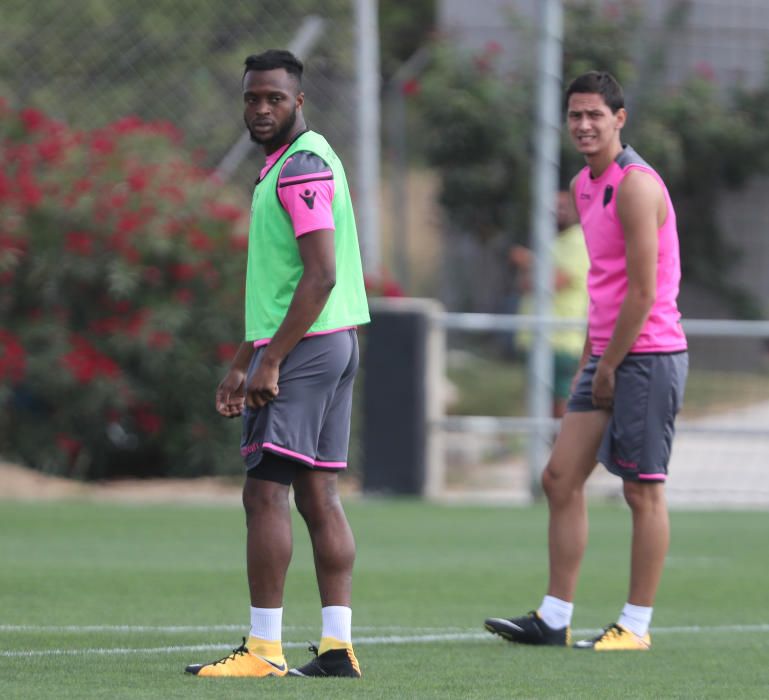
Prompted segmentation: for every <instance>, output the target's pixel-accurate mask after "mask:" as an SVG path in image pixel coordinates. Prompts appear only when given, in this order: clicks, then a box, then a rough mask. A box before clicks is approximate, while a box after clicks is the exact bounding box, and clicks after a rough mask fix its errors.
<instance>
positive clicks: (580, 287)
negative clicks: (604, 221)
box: [509, 190, 590, 418]
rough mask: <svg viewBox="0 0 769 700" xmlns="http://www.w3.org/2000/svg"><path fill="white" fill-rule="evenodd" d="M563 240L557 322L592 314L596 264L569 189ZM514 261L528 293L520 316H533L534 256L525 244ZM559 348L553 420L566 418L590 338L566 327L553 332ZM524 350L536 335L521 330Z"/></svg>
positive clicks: (560, 200) (560, 205)
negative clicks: (590, 290) (590, 283)
mask: <svg viewBox="0 0 769 700" xmlns="http://www.w3.org/2000/svg"><path fill="white" fill-rule="evenodd" d="M556 204H557V207H556V212H557V224H558V237H557V238H556V239H555V241H554V244H553V251H552V254H553V266H554V268H555V294H554V295H553V309H552V313H553V316H555V317H557V318H584V317H585V314H586V313H587V301H588V297H587V287H586V286H585V280H586V278H587V271H588V268H589V267H590V261H589V259H588V257H587V250H586V249H585V239H584V237H583V235H582V228H581V226H580V225H579V216H578V215H577V210H576V208H575V207H574V198H573V197H572V195H571V192H569V191H568V190H562V191H561V192H559V193H558V196H557V202H556ZM509 262H510V265H511V266H512V267H513V268H514V270H515V273H516V284H517V287H518V290H519V291H520V292H521V293H522V297H521V303H520V306H519V309H518V313H520V314H524V315H530V314H531V313H532V310H533V297H532V290H533V279H532V277H533V267H534V254H533V253H532V251H531V250H529V249H528V248H526V247H525V246H522V245H516V246H513V247H512V248H510V252H509ZM550 342H551V344H552V347H553V365H554V366H553V417H554V418H563V416H564V414H565V413H566V402H567V400H568V398H569V391H570V389H571V385H572V382H573V381H574V377H575V375H576V374H577V369H578V368H579V360H580V358H581V357H582V350H583V348H584V345H585V334H584V333H583V332H582V331H581V330H578V329H574V330H572V329H562V330H557V331H554V332H552V333H551V334H550ZM516 345H517V347H518V348H519V349H521V350H525V351H527V352H528V351H529V350H530V348H531V333H530V332H528V331H526V332H520V333H518V334H517V337H516Z"/></svg>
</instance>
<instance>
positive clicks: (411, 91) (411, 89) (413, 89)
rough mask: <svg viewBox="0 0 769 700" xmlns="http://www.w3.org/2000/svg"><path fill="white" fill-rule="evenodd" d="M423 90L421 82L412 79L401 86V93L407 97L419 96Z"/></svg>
mask: <svg viewBox="0 0 769 700" xmlns="http://www.w3.org/2000/svg"><path fill="white" fill-rule="evenodd" d="M421 89H422V85H421V84H420V82H419V80H417V79H416V78H411V79H410V80H407V81H406V82H405V83H403V85H402V86H401V92H402V93H403V94H404V95H406V96H407V97H408V96H410V95H418V94H419V92H420V90H421Z"/></svg>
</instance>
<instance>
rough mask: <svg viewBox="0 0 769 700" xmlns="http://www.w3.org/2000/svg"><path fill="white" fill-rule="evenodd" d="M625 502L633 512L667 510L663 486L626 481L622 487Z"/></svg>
mask: <svg viewBox="0 0 769 700" xmlns="http://www.w3.org/2000/svg"><path fill="white" fill-rule="evenodd" d="M622 492H623V494H624V496H625V502H626V503H627V504H628V506H630V509H631V510H633V511H639V510H654V509H657V508H665V507H666V505H665V491H664V488H663V485H662V484H658V483H657V484H655V483H643V482H640V481H625V482H624V484H623V485H622Z"/></svg>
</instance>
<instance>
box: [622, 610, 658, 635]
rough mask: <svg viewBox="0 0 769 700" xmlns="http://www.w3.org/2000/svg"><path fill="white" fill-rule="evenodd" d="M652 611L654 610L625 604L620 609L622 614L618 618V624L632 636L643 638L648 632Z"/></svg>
mask: <svg viewBox="0 0 769 700" xmlns="http://www.w3.org/2000/svg"><path fill="white" fill-rule="evenodd" d="M653 610H654V608H644V607H643V606H641V605H631V604H630V603H625V607H624V608H622V614H621V615H620V616H619V621H618V624H620V625H622V626H623V627H624V628H625V629H629V630H630V631H631V632H632V633H633V634H637V635H638V636H639V637H643V636H644V635H645V634H646V633H647V632H648V631H649V625H650V624H651V621H652V611H653Z"/></svg>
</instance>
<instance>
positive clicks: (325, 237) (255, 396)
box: [246, 229, 336, 408]
mask: <svg viewBox="0 0 769 700" xmlns="http://www.w3.org/2000/svg"><path fill="white" fill-rule="evenodd" d="M297 243H298V245H299V255H300V257H301V258H302V264H303V265H304V272H303V273H302V277H301V279H300V280H299V283H298V285H297V287H296V291H295V292H294V296H293V298H292V300H291V304H290V305H289V307H288V311H287V312H286V317H285V318H284V319H283V323H281V324H280V327H279V328H278V330H277V331H276V332H275V335H274V336H273V338H272V340H271V341H270V344H269V345H268V346H267V347H266V348H265V350H264V354H263V356H262V360H261V362H260V364H259V367H257V369H256V371H255V372H254V374H253V376H252V377H251V380H250V382H249V383H248V386H247V387H246V404H247V405H248V406H249V407H252V408H255V407H261V406H264V405H265V404H266V403H268V402H269V401H271V400H272V399H274V398H275V397H276V396H277V395H278V378H279V376H280V371H279V370H280V363H281V362H282V361H283V359H284V358H285V357H286V355H288V353H289V352H290V351H291V350H292V349H293V348H294V346H295V345H296V344H297V343H298V342H299V341H300V340H301V339H302V338H303V337H304V336H305V334H306V333H307V331H308V330H309V328H310V326H312V324H313V323H314V322H315V320H316V319H317V318H318V316H319V315H320V312H321V311H323V307H324V306H325V305H326V301H328V297H329V295H330V294H331V290H332V289H333V288H334V285H335V284H336V258H335V253H334V232H333V231H331V230H325V229H324V230H320V231H312V232H310V233H306V234H304V235H303V236H300V237H299V238H298V239H297Z"/></svg>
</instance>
